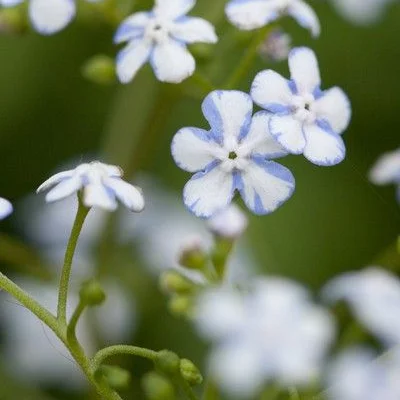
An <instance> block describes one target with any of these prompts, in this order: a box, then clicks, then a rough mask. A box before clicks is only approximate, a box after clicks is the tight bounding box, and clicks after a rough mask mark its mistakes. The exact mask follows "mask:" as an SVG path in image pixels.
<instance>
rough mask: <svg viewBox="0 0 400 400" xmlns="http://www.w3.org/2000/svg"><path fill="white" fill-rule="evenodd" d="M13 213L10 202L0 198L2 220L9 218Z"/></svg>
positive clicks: (0, 217)
mask: <svg viewBox="0 0 400 400" xmlns="http://www.w3.org/2000/svg"><path fill="white" fill-rule="evenodd" d="M12 211H13V206H12V204H11V203H10V202H9V201H8V200H6V199H3V198H2V197H0V219H4V218H6V217H8V216H9V215H10V214H11V213H12Z"/></svg>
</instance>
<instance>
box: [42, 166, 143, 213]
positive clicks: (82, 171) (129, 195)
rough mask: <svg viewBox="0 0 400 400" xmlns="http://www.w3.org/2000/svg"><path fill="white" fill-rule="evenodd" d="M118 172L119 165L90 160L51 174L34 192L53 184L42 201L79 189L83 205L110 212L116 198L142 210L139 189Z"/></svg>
mask: <svg viewBox="0 0 400 400" xmlns="http://www.w3.org/2000/svg"><path fill="white" fill-rule="evenodd" d="M122 175H123V172H122V170H121V168H119V167H117V166H114V165H108V164H103V163H101V162H99V161H94V162H91V163H90V164H87V163H85V164H81V165H79V166H78V167H76V168H75V169H72V170H69V171H64V172H59V173H58V174H55V175H53V176H52V177H51V178H50V179H48V180H47V181H46V182H44V183H43V184H42V185H41V186H40V187H39V188H38V189H37V192H38V193H39V192H42V191H44V190H47V189H49V188H51V187H53V186H55V187H54V188H53V189H52V190H50V192H49V193H47V195H46V201H48V202H52V201H57V200H60V199H63V198H65V197H68V196H70V195H71V194H73V193H75V192H78V191H80V190H82V192H83V203H84V204H85V206H87V207H101V208H104V209H106V210H111V211H112V210H115V209H116V208H117V199H118V200H120V201H121V202H122V203H123V204H124V205H125V206H126V207H127V208H129V209H130V210H131V211H135V212H140V211H142V210H143V208H144V198H143V195H142V192H141V190H140V189H139V188H136V187H135V186H132V185H130V184H129V183H127V182H124V181H123V180H122V179H121V178H122Z"/></svg>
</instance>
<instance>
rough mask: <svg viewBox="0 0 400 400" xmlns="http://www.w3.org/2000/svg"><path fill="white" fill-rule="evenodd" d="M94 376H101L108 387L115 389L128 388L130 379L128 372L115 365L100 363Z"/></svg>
mask: <svg viewBox="0 0 400 400" xmlns="http://www.w3.org/2000/svg"><path fill="white" fill-rule="evenodd" d="M99 374H100V375H99ZM96 376H97V377H99V376H101V377H102V378H103V379H105V380H106V382H107V384H108V385H109V386H110V387H112V388H113V389H116V390H121V389H126V388H128V387H129V384H130V381H131V375H130V373H129V372H128V371H127V370H125V369H123V368H121V367H118V366H115V365H102V366H101V367H100V368H99V369H98V370H97V371H96Z"/></svg>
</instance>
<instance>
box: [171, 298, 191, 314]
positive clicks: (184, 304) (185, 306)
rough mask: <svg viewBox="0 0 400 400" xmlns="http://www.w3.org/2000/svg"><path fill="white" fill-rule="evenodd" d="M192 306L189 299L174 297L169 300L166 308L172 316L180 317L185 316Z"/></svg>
mask: <svg viewBox="0 0 400 400" xmlns="http://www.w3.org/2000/svg"><path fill="white" fill-rule="evenodd" d="M192 305H193V304H192V299H191V297H189V296H184V295H175V296H173V297H172V298H171V299H170V301H169V303H168V308H169V310H170V312H171V313H172V314H173V315H175V316H177V317H180V316H187V315H188V314H189V313H190V311H191V309H192Z"/></svg>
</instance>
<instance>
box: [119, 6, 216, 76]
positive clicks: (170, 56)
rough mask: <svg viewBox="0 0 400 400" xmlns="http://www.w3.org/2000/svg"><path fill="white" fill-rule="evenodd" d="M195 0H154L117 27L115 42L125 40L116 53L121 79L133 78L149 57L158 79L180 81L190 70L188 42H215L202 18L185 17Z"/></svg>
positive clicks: (190, 72)
mask: <svg viewBox="0 0 400 400" xmlns="http://www.w3.org/2000/svg"><path fill="white" fill-rule="evenodd" d="M194 5H195V0H156V2H155V6H154V8H153V10H152V11H151V12H138V13H135V14H133V15H131V16H130V17H128V18H127V19H125V20H124V21H123V22H122V24H121V25H120V27H119V28H118V30H117V32H116V34H115V37H114V41H115V43H123V42H128V44H127V46H126V47H125V48H124V49H123V50H122V51H121V52H120V53H119V54H118V57H117V75H118V77H119V80H120V81H121V82H122V83H127V82H129V81H130V80H132V79H133V77H134V76H135V75H136V73H137V71H138V70H139V69H140V68H141V67H142V66H143V65H144V64H145V63H146V62H147V61H150V63H151V65H152V67H153V70H154V73H155V74H156V76H157V79H159V80H160V81H164V82H171V83H179V82H181V81H183V80H184V79H186V78H187V77H189V76H190V75H192V74H193V72H194V70H195V59H194V58H193V56H192V55H191V54H190V52H189V51H188V50H187V48H186V45H187V44H191V43H197V42H202V43H216V42H217V40H218V38H217V36H216V34H215V31H214V27H213V26H212V25H211V24H210V23H209V22H208V21H206V20H204V19H202V18H195V17H188V16H186V14H187V13H188V12H189V11H190V10H191V9H192V8H193V7H194Z"/></svg>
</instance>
